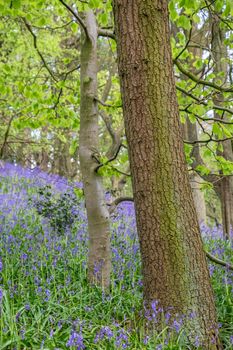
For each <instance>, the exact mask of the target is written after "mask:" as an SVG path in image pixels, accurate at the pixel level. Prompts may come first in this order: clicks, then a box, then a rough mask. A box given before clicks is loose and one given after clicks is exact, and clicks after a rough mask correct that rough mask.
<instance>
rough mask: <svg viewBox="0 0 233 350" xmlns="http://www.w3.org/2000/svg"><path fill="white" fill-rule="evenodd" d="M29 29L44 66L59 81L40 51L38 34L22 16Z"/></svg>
mask: <svg viewBox="0 0 233 350" xmlns="http://www.w3.org/2000/svg"><path fill="white" fill-rule="evenodd" d="M22 20H23V22H24V24H25V26H26V28H27V30H28V31H29V32H30V33H31V35H32V37H33V44H34V48H35V49H36V51H37V53H38V55H39V56H40V58H41V61H42V62H43V65H44V67H45V68H46V69H47V71H48V72H49V74H50V75H51V77H52V78H53V80H55V81H56V82H57V81H58V80H57V79H56V77H55V76H54V74H53V72H52V71H51V69H50V68H49V66H48V64H47V63H46V61H45V59H44V56H43V55H42V53H41V52H40V50H39V48H38V46H37V36H36V34H35V33H34V32H33V30H32V28H31V26H30V24H29V23H28V22H27V20H26V19H25V18H22Z"/></svg>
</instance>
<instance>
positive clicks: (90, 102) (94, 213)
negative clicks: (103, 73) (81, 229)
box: [79, 11, 111, 288]
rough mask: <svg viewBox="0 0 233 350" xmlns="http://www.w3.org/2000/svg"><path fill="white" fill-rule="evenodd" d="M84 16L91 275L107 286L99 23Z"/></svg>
mask: <svg viewBox="0 0 233 350" xmlns="http://www.w3.org/2000/svg"><path fill="white" fill-rule="evenodd" d="M84 20H85V24H86V28H87V32H88V34H89V37H87V36H86V35H85V36H84V33H83V36H82V46H81V104H80V134H79V156H80V166H81V173H82V178H83V186H84V194H85V202H86V210H87V218H88V230H89V257H88V278H89V281H90V282H94V283H97V284H99V285H101V286H103V287H104V288H106V287H108V286H109V283H110V270H111V256H110V235H109V231H110V229H109V212H108V210H107V207H106V204H105V197H104V189H103V186H102V179H101V176H99V175H98V174H97V173H96V172H95V168H96V166H97V165H98V163H97V162H96V158H97V157H98V140H99V133H98V132H99V129H98V110H97V103H96V101H95V97H96V96H97V71H98V67H97V25H96V20H95V16H94V13H93V12H92V11H88V12H86V13H85V14H84Z"/></svg>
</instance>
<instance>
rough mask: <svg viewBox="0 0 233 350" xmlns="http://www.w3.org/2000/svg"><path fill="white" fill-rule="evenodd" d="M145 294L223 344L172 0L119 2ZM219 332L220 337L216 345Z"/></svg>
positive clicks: (193, 331) (196, 332)
mask: <svg viewBox="0 0 233 350" xmlns="http://www.w3.org/2000/svg"><path fill="white" fill-rule="evenodd" d="M114 16H115V27H116V35H117V41H118V66H119V74H120V81H121V90H122V97H123V110H124V120H125V128H126V136H127V140H128V146H129V159H130V164H131V172H132V183H133V193H134V200H135V209H136V218H137V229H138V234H139V241H140V249H141V256H142V272H143V281H144V298H145V301H146V302H151V301H152V300H158V301H159V305H160V306H161V307H162V308H163V309H164V310H168V309H169V308H171V309H170V311H171V313H172V314H173V316H174V315H175V314H176V313H179V314H183V315H186V316H188V315H189V314H190V313H194V314H195V317H194V318H193V319H189V321H187V319H188V317H187V318H186V319H185V320H186V327H187V328H188V329H189V330H190V331H189V336H190V338H191V339H193V338H194V337H195V336H198V337H200V338H201V341H202V343H203V348H205V349H219V348H220V345H219V344H218V340H217V335H216V314H215V306H214V300H213V293H212V288H211V285H210V279H209V271H208V267H207V262H206V258H205V253H204V251H203V246H202V241H201V236H200V232H199V225H198V220H197V215H196V212H195V208H194V203H193V198H192V193H191V188H190V184H189V178H188V173H187V168H186V164H185V157H184V151H183V143H182V135H181V126H180V121H179V112H178V105H177V100H176V90H175V79H174V73H173V66H172V58H171V48H170V33H169V19H168V10H167V1H166V0H135V1H134V2H131V1H127V0H115V1H114ZM213 338H215V341H216V342H215V344H213Z"/></svg>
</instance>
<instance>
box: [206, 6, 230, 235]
mask: <svg viewBox="0 0 233 350" xmlns="http://www.w3.org/2000/svg"><path fill="white" fill-rule="evenodd" d="M210 19H211V33H212V42H211V52H212V56H213V60H214V69H213V71H214V73H215V74H216V80H218V81H219V80H221V83H224V82H225V80H226V79H227V64H226V58H227V49H226V46H225V44H224V38H225V35H224V31H223V30H222V29H221V27H220V24H221V18H220V17H219V15H218V14H217V13H211V14H210ZM220 73H224V77H220V76H219V74H220ZM213 103H214V104H218V105H219V106H221V105H222V104H223V103H224V96H223V94H222V93H217V94H215V96H214V97H213ZM214 117H215V118H219V117H220V116H219V114H218V113H217V112H216V110H215V111H214ZM222 118H223V119H225V120H227V117H226V116H225V115H223V116H222ZM222 146H223V152H222V153H220V154H221V155H222V156H223V157H224V158H225V159H227V160H230V161H232V162H233V152H232V144H231V140H228V141H224V142H223V143H222ZM218 195H219V198H220V201H221V211H222V225H223V234H224V236H225V238H226V239H229V238H230V231H231V227H232V225H233V179H232V177H231V176H226V177H223V178H222V180H221V182H220V186H219V187H218Z"/></svg>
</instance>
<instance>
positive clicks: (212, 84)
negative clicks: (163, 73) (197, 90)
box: [173, 60, 233, 92]
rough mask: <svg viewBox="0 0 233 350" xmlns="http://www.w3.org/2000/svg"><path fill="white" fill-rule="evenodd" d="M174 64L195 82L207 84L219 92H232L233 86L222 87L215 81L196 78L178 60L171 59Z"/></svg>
mask: <svg viewBox="0 0 233 350" xmlns="http://www.w3.org/2000/svg"><path fill="white" fill-rule="evenodd" d="M173 62H174V64H175V65H176V66H177V68H178V69H179V71H180V72H181V73H183V74H184V75H186V76H187V77H188V78H189V79H191V80H192V81H194V82H195V83H197V84H201V85H204V86H209V87H212V88H214V89H215V90H218V91H221V92H233V88H232V87H229V88H227V87H223V86H219V85H217V84H215V83H212V82H210V81H205V80H202V79H199V78H197V77H196V76H195V75H193V74H192V73H191V72H189V71H187V70H186V69H184V67H183V66H182V64H181V63H180V62H179V61H178V60H173Z"/></svg>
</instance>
